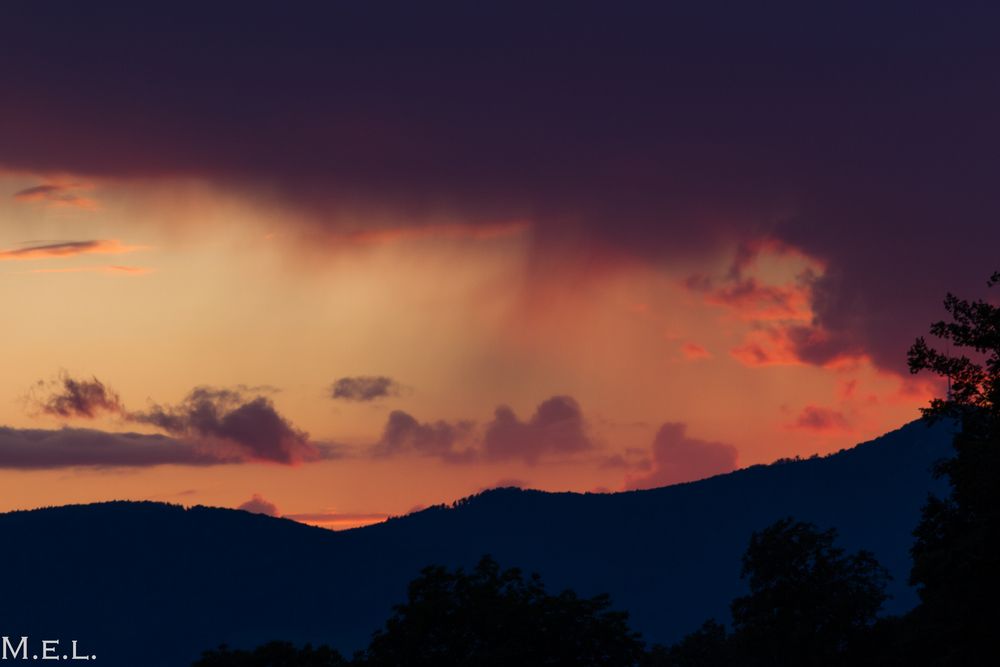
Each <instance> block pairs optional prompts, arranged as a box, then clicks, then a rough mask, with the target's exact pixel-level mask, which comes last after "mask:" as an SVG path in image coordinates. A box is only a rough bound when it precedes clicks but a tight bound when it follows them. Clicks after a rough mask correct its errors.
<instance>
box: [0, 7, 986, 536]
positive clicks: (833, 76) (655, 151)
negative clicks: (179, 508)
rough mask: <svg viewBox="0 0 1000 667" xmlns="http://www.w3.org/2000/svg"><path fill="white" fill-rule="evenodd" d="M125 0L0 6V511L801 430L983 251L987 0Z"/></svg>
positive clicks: (680, 452)
mask: <svg viewBox="0 0 1000 667" xmlns="http://www.w3.org/2000/svg"><path fill="white" fill-rule="evenodd" d="M138 4H139V3H136V4H122V5H121V6H115V5H114V3H108V4H106V5H103V6H102V7H94V6H90V5H88V6H85V5H84V3H65V4H64V5H58V3H57V6H59V7H61V8H60V10H59V11H54V9H53V8H51V7H50V8H48V9H47V10H43V9H42V8H40V6H39V5H37V4H35V3H24V4H17V5H11V6H6V7H5V8H4V9H3V15H2V16H0V82H2V83H3V89H2V93H0V332H2V341H3V347H2V352H0V362H2V364H0V368H2V372H0V488H3V490H4V492H3V494H2V495H0V511H6V510H11V509H23V508H32V507H38V506H44V505H57V504H65V503H79V502H92V501H101V500H110V499H118V498H129V499H151V500H158V501H167V502H174V503H183V504H185V505H192V504H208V505H219V506H225V507H238V506H241V505H244V504H245V503H247V502H248V501H249V502H250V503H251V504H250V505H249V507H250V508H252V509H256V510H260V511H267V512H270V513H277V514H281V515H284V516H290V517H292V518H297V519H299V520H303V521H307V522H310V523H317V524H320V525H327V526H331V527H344V526H350V525H358V524H362V523H366V522H370V521H373V520H377V519H379V518H382V517H384V516H386V515H391V514H402V513H406V512H408V511H410V510H411V509H413V508H415V507H419V506H426V505H430V504H434V503H440V502H450V501H452V500H454V499H456V498H459V497H462V496H464V495H468V494H470V493H475V492H477V491H479V490H481V489H484V488H489V487H493V486H497V485H508V484H513V485H519V486H524V487H531V488H540V489H546V490H572V491H620V490H625V489H634V488H649V487H655V486H662V485H665V484H671V483H675V482H683V481H689V480H693V479H698V478H701V477H705V476H709V475H712V474H717V473H720V472H726V471H729V470H732V469H734V468H736V467H743V466H747V465H752V464H757V463H766V462H770V461H773V460H775V459H777V458H780V457H790V456H796V455H801V456H808V455H811V454H813V453H820V454H823V453H828V452H832V451H836V450H838V449H840V448H842V447H846V446H850V445H853V444H855V443H857V442H860V441H863V440H866V439H870V438H872V437H875V436H877V435H879V434H881V433H883V432H885V431H887V430H891V429H894V428H896V427H898V426H900V425H902V424H903V423H905V422H907V421H910V420H912V419H914V418H916V417H917V416H918V412H917V409H918V407H920V406H921V405H924V404H925V403H926V401H927V400H928V398H929V397H930V396H931V395H933V394H934V393H935V392H937V391H939V390H940V387H937V386H935V385H932V384H928V382H929V380H926V379H925V378H923V376H920V377H917V378H914V377H911V376H910V375H909V374H908V373H907V372H906V367H905V355H906V349H907V347H908V346H909V344H910V343H911V342H912V340H913V339H914V337H916V336H917V335H920V334H923V333H924V332H925V331H926V330H927V326H928V324H929V323H930V322H931V321H933V320H935V319H938V318H939V317H940V315H941V308H940V304H941V300H942V298H943V296H944V294H945V292H947V291H949V290H950V291H954V292H956V293H959V294H962V295H963V296H969V297H980V296H985V279H986V277H987V276H988V275H989V274H990V273H991V272H992V271H994V270H997V269H1000V253H998V248H1000V224H998V222H997V221H998V220H1000V216H998V214H1000V194H998V193H1000V189H998V188H997V186H996V183H995V179H996V175H997V173H1000V172H998V167H1000V164H998V162H1000V129H998V128H1000V126H998V124H997V122H996V119H997V118H1000V81H998V79H1000V74H998V73H1000V67H998V65H1000V53H998V51H1000V47H998V42H997V40H996V39H995V26H996V25H997V24H996V19H997V18H1000V17H998V16H996V14H997V12H996V11H995V10H993V9H991V8H988V7H987V6H986V5H983V6H982V7H981V8H979V9H978V10H976V11H973V10H972V9H970V8H971V7H973V5H974V4H975V3H972V4H970V5H964V4H963V7H962V8H961V9H959V8H953V7H948V6H946V5H945V4H944V3H920V2H917V3H913V2H911V3H899V4H898V5H893V7H894V8H892V9H890V8H889V5H886V6H885V7H883V9H881V10H876V9H874V8H868V5H867V4H862V3H858V4H857V5H855V6H854V7H853V8H852V7H851V6H850V3H848V5H845V6H838V7H836V8H833V7H831V8H830V9H829V11H828V12H817V11H815V8H810V9H809V12H808V13H804V12H803V9H804V8H800V7H799V4H798V3H787V4H784V3H775V4H769V5H768V9H767V11H760V10H758V9H756V8H751V7H749V6H744V5H742V4H733V5H732V6H730V5H726V7H727V11H725V12H721V11H719V7H721V6H722V5H717V3H698V4H697V5H696V6H695V5H692V6H691V7H688V8H687V9H666V8H665V5H664V3H659V2H657V3H645V2H637V3H630V4H628V5H627V6H625V7H622V6H619V5H616V4H612V3H604V4H599V3H589V2H581V3H572V5H564V6H562V7H560V5H559V4H558V3H553V4H551V5H549V4H544V3H543V4H539V3H526V4H522V3H516V2H515V3H504V4H503V5H495V6H494V5H491V7H492V8H488V7H487V6H486V5H485V4H482V3H431V4H426V5H425V4H423V3H391V2H386V3H380V2H370V3H316V4H306V5H302V6H298V7H294V8H293V7H291V6H283V5H279V4H277V3H275V4H273V5H268V4H259V5H258V4H257V3H248V4H239V5H232V6H231V7H229V8H228V10H224V9H223V7H224V5H223V4H221V3H220V4H219V5H213V6H212V8H208V9H206V8H205V7H204V6H202V7H195V6H194V5H192V6H191V8H190V9H188V8H186V7H185V6H184V4H183V3H180V4H176V5H175V4H171V5H170V6H169V8H160V9H156V10H154V9H150V8H149V7H140V6H138ZM568 6H571V7H572V11H569V10H568V9H567V7H568ZM990 14H992V15H993V16H992V17H990V16H989V15H990ZM985 19H990V20H985Z"/></svg>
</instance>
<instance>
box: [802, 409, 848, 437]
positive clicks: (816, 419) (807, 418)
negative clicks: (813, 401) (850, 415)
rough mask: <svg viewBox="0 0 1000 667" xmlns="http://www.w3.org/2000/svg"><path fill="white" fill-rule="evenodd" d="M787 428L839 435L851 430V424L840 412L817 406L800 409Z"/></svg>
mask: <svg viewBox="0 0 1000 667" xmlns="http://www.w3.org/2000/svg"><path fill="white" fill-rule="evenodd" d="M788 427H789V428H793V429H801V430H805V431H810V432H812V433H817V434H839V433H845V432H849V431H850V430H851V424H850V422H849V421H848V419H847V417H845V416H844V414H843V413H842V412H840V411H838V410H833V409H831V408H825V407H822V406H819V405H807V406H805V407H804V408H802V412H801V413H799V416H798V417H797V418H796V419H795V421H794V422H792V423H791V424H789V425H788Z"/></svg>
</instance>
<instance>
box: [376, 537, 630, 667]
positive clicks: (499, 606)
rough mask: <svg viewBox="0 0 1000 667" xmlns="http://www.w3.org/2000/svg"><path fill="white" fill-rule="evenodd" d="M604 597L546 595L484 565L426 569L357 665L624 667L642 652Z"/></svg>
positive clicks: (513, 574)
mask: <svg viewBox="0 0 1000 667" xmlns="http://www.w3.org/2000/svg"><path fill="white" fill-rule="evenodd" d="M609 607H610V600H609V598H608V597H607V596H606V595H600V596H597V597H594V598H580V597H577V595H576V594H575V593H573V592H571V591H564V592H562V593H560V594H558V595H550V594H548V593H547V592H546V591H545V587H544V586H543V584H542V582H541V580H540V579H539V577H538V576H537V575H533V576H531V577H529V578H525V577H524V576H523V575H522V574H521V571H520V570H517V569H510V570H501V569H500V566H499V565H498V564H497V562H496V561H495V560H493V559H492V558H490V557H488V556H487V557H484V558H483V559H482V560H481V561H480V562H479V564H478V565H477V566H476V567H475V569H474V570H473V571H471V572H468V573H466V572H465V571H463V570H462V569H458V570H455V571H449V570H447V569H446V568H443V567H428V568H425V569H424V570H423V571H422V573H421V575H420V577H419V578H417V579H416V580H414V581H413V582H412V583H411V584H410V586H409V594H408V599H407V601H406V602H405V603H403V604H400V605H397V606H396V607H395V613H394V614H393V616H392V617H391V618H390V619H389V620H388V621H387V622H386V624H385V628H384V629H383V630H380V631H378V632H376V633H375V635H374V637H373V638H372V641H371V644H370V646H369V647H368V649H367V651H365V652H364V653H363V654H361V655H359V656H357V657H356V662H357V663H358V664H361V665H369V666H371V667H381V666H392V667H399V666H403V665H405V666H407V667H424V666H426V667H445V666H452V665H455V666H459V665H470V666H472V665H474V666H476V667H494V666H495V667H510V666H512V665H551V666H552V667H563V666H564V667H587V666H588V665H594V666H597V665H602V666H607V667H616V666H630V665H635V664H637V662H638V661H639V659H640V657H641V656H642V653H643V644H642V642H641V641H640V639H639V635H638V634H636V633H634V632H632V631H631V630H630V629H629V627H628V625H627V614H625V613H621V612H615V611H610V610H609Z"/></svg>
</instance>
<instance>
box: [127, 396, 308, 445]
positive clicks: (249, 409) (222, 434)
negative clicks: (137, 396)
mask: <svg viewBox="0 0 1000 667" xmlns="http://www.w3.org/2000/svg"><path fill="white" fill-rule="evenodd" d="M128 419H129V420H131V421H134V422H137V423H143V424H151V425H153V426H156V427H157V428H160V429H163V430H164V431H166V432H167V433H170V434H171V435H174V436H177V437H183V438H189V439H196V440H200V441H205V442H207V443H210V444H211V445H212V446H213V447H215V448H218V449H220V450H221V451H229V452H231V455H232V456H234V457H237V458H243V459H246V460H251V461H268V462H272V463H297V462H300V461H310V460H315V459H318V458H322V457H324V451H326V450H325V449H321V448H319V447H317V445H315V444H314V443H312V442H311V441H310V440H309V435H308V434H307V433H305V432H304V431H300V430H299V429H297V428H295V427H294V426H293V425H292V424H291V423H290V422H289V421H288V420H287V419H285V418H284V417H283V416H281V415H280V414H279V413H278V412H277V410H275V408H274V404H273V403H272V402H271V400H270V399H269V398H267V397H266V396H254V397H250V396H247V395H246V394H244V393H243V392H242V391H240V390H237V389H213V388H211V387H198V388H196V389H194V390H192V391H191V393H190V394H188V396H187V397H186V398H185V399H184V401H182V402H181V403H180V404H179V405H176V406H160V405H154V406H153V407H151V408H150V409H149V410H146V411H141V412H131V413H129V414H128Z"/></svg>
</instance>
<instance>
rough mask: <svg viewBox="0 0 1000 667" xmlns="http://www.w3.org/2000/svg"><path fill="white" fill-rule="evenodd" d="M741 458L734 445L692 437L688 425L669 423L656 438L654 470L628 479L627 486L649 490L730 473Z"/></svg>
mask: <svg viewBox="0 0 1000 667" xmlns="http://www.w3.org/2000/svg"><path fill="white" fill-rule="evenodd" d="M737 457H738V453H737V450H736V448H735V447H733V446H732V445H729V444H726V443H722V442H711V441H707V440H699V439H697V438H692V437H690V436H688V435H687V426H686V425H685V424H681V423H677V422H668V423H665V424H663V426H661V427H660V430H659V431H658V432H657V433H656V437H655V438H654V439H653V446H652V470H651V471H650V472H649V473H648V474H645V475H638V476H629V477H627V478H626V481H625V487H626V488H627V489H649V488H654V487H659V486H667V485H670V484H678V483H680V482H691V481H694V480H698V479H704V478H705V477H711V476H713V475H719V474H722V473H727V472H730V471H732V470H734V469H735V468H736V461H737Z"/></svg>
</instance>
